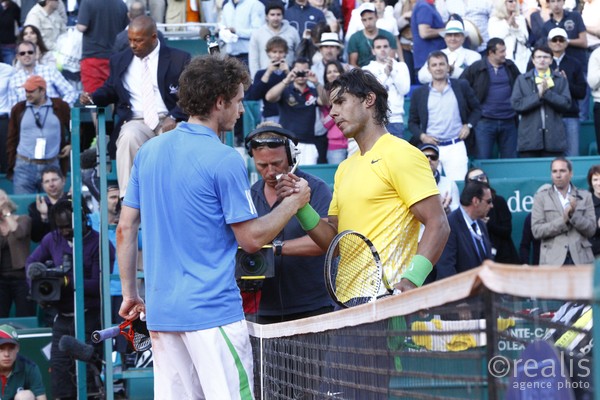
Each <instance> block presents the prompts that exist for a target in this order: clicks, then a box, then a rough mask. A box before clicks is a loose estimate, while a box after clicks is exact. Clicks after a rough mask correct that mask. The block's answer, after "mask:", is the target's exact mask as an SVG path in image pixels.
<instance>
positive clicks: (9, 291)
mask: <svg viewBox="0 0 600 400" xmlns="http://www.w3.org/2000/svg"><path fill="white" fill-rule="evenodd" d="M16 210H17V205H16V204H15V203H14V202H13V201H12V200H11V199H10V198H9V197H8V196H7V194H6V192H5V191H4V190H0V318H8V314H9V312H10V308H11V306H12V304H13V303H14V304H15V309H16V314H15V316H16V317H27V316H30V315H35V303H34V302H32V301H31V300H29V299H28V294H29V287H28V286H27V281H26V280H25V260H26V259H27V256H28V255H29V244H30V234H31V218H29V216H27V215H16V214H15V211H16Z"/></svg>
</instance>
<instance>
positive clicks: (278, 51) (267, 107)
mask: <svg viewBox="0 0 600 400" xmlns="http://www.w3.org/2000/svg"><path fill="white" fill-rule="evenodd" d="M288 49H289V47H288V43H287V41H286V40H285V39H284V38H282V37H279V36H273V37H272V38H271V39H269V40H268V41H267V45H266V50H267V55H268V57H269V64H268V66H267V68H265V69H261V70H259V71H258V72H256V74H255V75H254V80H253V81H252V85H251V86H250V87H249V88H248V90H247V91H246V100H265V95H266V94H267V92H268V91H269V90H270V89H271V88H272V87H273V86H275V85H277V84H278V83H279V82H281V81H282V80H284V79H285V77H286V76H287V74H288V73H289V72H290V67H289V66H288V64H287V62H286V55H287V54H288ZM262 119H263V121H271V122H279V110H278V108H277V104H274V103H269V102H268V101H263V107H262Z"/></svg>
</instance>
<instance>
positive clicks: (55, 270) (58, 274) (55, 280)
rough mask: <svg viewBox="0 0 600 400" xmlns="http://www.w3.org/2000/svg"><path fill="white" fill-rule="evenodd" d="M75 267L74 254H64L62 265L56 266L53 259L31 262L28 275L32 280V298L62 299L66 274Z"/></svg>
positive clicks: (40, 299)
mask: <svg viewBox="0 0 600 400" xmlns="http://www.w3.org/2000/svg"><path fill="white" fill-rule="evenodd" d="M71 269H73V256H71V255H70V254H65V255H63V263H62V265H60V266H58V267H56V266H55V265H54V263H53V262H52V261H46V263H45V264H44V263H41V262H34V263H31V264H29V268H28V269H27V277H28V278H29V279H30V280H31V298H32V299H33V300H35V301H42V302H46V301H58V300H60V294H61V288H62V287H63V286H64V282H65V276H66V275H67V274H68V273H69V271H71Z"/></svg>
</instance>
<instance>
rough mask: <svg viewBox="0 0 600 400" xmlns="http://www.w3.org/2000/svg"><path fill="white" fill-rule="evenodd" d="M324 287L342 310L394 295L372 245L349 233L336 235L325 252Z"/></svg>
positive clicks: (363, 238) (367, 240) (353, 232)
mask: <svg viewBox="0 0 600 400" xmlns="http://www.w3.org/2000/svg"><path fill="white" fill-rule="evenodd" d="M382 284H383V288H382ZM325 285H326V286H327V290H328V291H329V294H330V296H331V298H332V299H333V300H334V301H335V302H336V303H337V304H339V305H340V306H341V307H344V308H347V307H354V306H358V305H361V304H365V303H370V302H372V301H375V300H377V299H378V298H380V297H384V296H388V295H390V294H393V293H394V291H393V289H392V287H391V286H390V284H389V282H388V281H387V279H386V278H385V276H384V274H383V266H382V265H381V259H380V258H379V253H377V250H376V249H375V246H374V245H373V243H372V242H371V241H370V240H369V239H367V238H366V237H365V236H364V235H362V234H360V233H358V232H356V231H351V230H348V231H344V232H341V233H339V234H337V236H336V237H335V238H333V241H332V242H331V244H330V245H329V248H328V249H327V254H326V256H325ZM381 292H383V293H381Z"/></svg>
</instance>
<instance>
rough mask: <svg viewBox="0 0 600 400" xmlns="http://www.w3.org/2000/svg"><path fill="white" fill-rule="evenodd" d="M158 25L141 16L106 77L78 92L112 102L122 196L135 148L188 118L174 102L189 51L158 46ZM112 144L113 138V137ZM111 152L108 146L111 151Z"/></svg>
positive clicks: (86, 100) (90, 100) (84, 99)
mask: <svg viewBox="0 0 600 400" xmlns="http://www.w3.org/2000/svg"><path fill="white" fill-rule="evenodd" d="M157 35H158V34H157V29H156V23H155V22H154V20H152V18H150V17H147V16H140V17H137V18H136V19H134V20H133V21H131V24H130V25H129V30H128V37H129V44H130V46H129V49H126V50H123V51H122V52H120V53H117V54H115V55H114V56H112V57H111V59H110V76H109V77H108V79H107V80H106V82H105V83H104V85H103V86H102V87H101V88H99V89H98V90H96V91H95V92H94V93H92V94H89V93H86V92H84V93H82V94H81V96H80V101H81V103H82V104H96V105H98V106H107V105H109V104H113V103H115V104H116V113H117V116H118V124H117V126H116V128H115V133H117V132H118V136H117V138H116V146H117V149H116V159H117V178H118V181H119V188H120V189H121V197H123V196H124V195H125V191H126V189H127V184H128V182H129V173H130V171H131V167H132V166H133V159H134V158H135V155H136V153H137V151H138V149H139V148H140V147H141V146H142V144H144V143H145V142H147V141H148V140H150V139H152V138H153V137H155V136H158V135H160V134H161V133H164V132H168V131H170V130H172V129H173V128H175V126H176V124H177V122H179V121H183V120H187V116H186V115H185V114H184V113H183V112H182V111H181V109H180V108H179V107H178V106H177V99H178V96H177V92H178V90H179V75H181V72H183V70H184V68H185V66H186V65H187V64H188V62H189V61H190V59H191V56H190V54H189V53H187V52H184V51H181V50H177V49H174V48H170V47H167V46H164V45H162V44H159V41H158V36H157ZM111 139H112V140H111V144H112V143H115V136H114V135H113V137H112V138H111ZM111 150H112V149H111Z"/></svg>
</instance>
